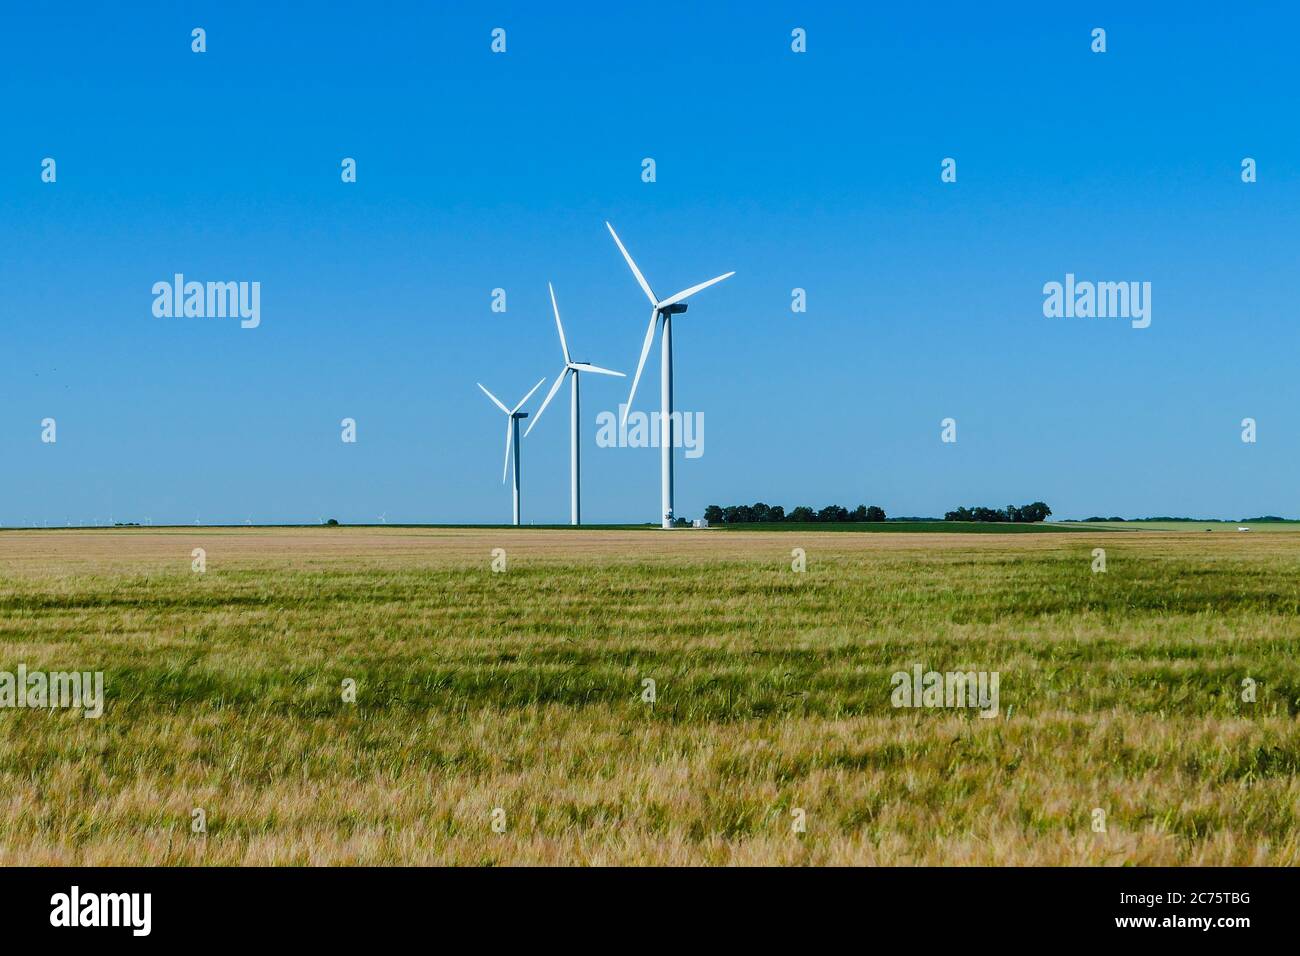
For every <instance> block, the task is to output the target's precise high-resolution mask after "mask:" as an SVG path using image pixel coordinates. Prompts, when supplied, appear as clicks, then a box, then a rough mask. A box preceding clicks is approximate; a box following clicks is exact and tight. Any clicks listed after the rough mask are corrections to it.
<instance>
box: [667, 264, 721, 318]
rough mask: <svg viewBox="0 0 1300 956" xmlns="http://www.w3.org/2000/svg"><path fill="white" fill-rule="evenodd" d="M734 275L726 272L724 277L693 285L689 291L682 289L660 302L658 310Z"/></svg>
mask: <svg viewBox="0 0 1300 956" xmlns="http://www.w3.org/2000/svg"><path fill="white" fill-rule="evenodd" d="M735 274H736V273H734V272H728V273H726V274H725V275H720V276H717V277H716V278H713V279H710V280H709V281H708V282H701V283H700V284H699V285H693V286H691V287H690V288H689V289H683V290H682V291H681V292H678V293H677V294H676V295H674V296H672V297H670V298H667V299H664V300H663V301H662V302H660V303H659V308H661V309H666V308H668V306H670V305H676V304H677V303H678V302H680V301H682V299H686V298H689V297H690V296H693V295H695V293H697V292H699V291H700V290H701V289H707V288H708V287H709V286H711V285H713V284H714V283H716V282H721V281H722V280H723V279H730V278H731V277H732V276H734V275H735Z"/></svg>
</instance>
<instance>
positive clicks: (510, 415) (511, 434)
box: [476, 378, 546, 524]
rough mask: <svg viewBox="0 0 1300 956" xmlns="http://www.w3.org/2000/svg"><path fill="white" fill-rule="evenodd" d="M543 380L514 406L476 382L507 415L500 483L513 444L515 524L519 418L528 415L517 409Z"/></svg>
mask: <svg viewBox="0 0 1300 956" xmlns="http://www.w3.org/2000/svg"><path fill="white" fill-rule="evenodd" d="M545 381H546V379H544V378H543V379H542V381H541V382H538V383H537V384H536V385H534V386H533V387H532V388H531V389H529V390H528V394H527V395H525V396H524V397H523V398H521V399H520V400H519V404H518V405H516V406H515V407H514V408H506V406H505V403H504V402H502V401H501V400H500V399H499V398H497V397H496V396H495V395H493V394H492V393H491V392H489V391H488V390H487V389H486V388H483V385H482V383H476V384H478V387H479V388H482V389H483V394H484V395H486V396H487V397H488V398H490V399H492V404H493V405H495V406H496V407H497V408H499V409H501V411H503V412H505V413H506V416H507V420H506V461H505V464H504V465H503V466H502V468H501V483H502V484H503V485H504V484H505V483H506V475H507V474H508V473H509V471H510V449H511V447H512V446H513V447H514V450H515V485H514V502H515V508H514V523H515V524H519V419H521V418H527V417H528V413H527V412H521V411H520V410H519V409H520V408H522V407H523V404H524V402H526V401H528V400H529V399H530V398H532V397H533V392H535V391H537V390H538V389H539V388H541V387H542V382H545Z"/></svg>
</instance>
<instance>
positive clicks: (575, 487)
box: [524, 282, 627, 525]
mask: <svg viewBox="0 0 1300 956" xmlns="http://www.w3.org/2000/svg"><path fill="white" fill-rule="evenodd" d="M546 288H548V289H550V290H551V308H552V309H553V310H554V311H555V327H556V328H557V329H558V330H559V332H560V351H561V352H562V353H564V369H563V371H561V372H560V376H559V378H557V379H556V380H555V384H554V385H552V386H551V390H550V391H549V392H547V393H546V401H544V402H542V407H541V408H539V409H538V410H537V414H536V415H534V416H533V420H532V422H531V423H530V424H529V425H528V431H526V432H524V437H525V438H527V437H528V434H529V432H531V431H532V430H533V428H534V427H535V426H536V425H537V423H538V421H540V420H541V417H542V412H544V411H546V406H547V405H549V404H551V399H553V398H554V397H555V393H556V392H558V391H559V390H560V386H561V385H563V384H564V379H565V377H566V376H568V375H572V376H573V384H572V390H571V391H570V392H569V418H570V424H569V524H575V525H576V524H582V500H581V499H582V491H581V485H582V479H581V477H580V465H579V454H580V453H579V450H578V449H579V443H578V419H579V418H580V417H581V416H580V415H579V414H578V376H579V373H580V372H595V373H596V374H597V375H617V376H618V377H619V378H626V377H627V376H626V375H624V374H623V373H622V372H613V371H610V370H609V369H607V368H601V367H600V366H598V365H590V364H588V363H587V362H575V361H573V359H571V358H569V343H568V342H566V341H565V340H564V325H563V324H561V322H560V307H559V305H557V304H556V302H555V287H554V286H553V285H551V284H550V283H549V282H548V283H546Z"/></svg>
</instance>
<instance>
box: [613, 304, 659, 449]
mask: <svg viewBox="0 0 1300 956" xmlns="http://www.w3.org/2000/svg"><path fill="white" fill-rule="evenodd" d="M658 319H659V310H658V309H651V310H650V325H649V327H648V328H647V329H646V330H645V342H644V343H643V344H642V345H641V361H639V362H637V363H636V375H634V376H632V391H630V392H628V393H627V404H626V405H624V406H623V416H622V417H623V422H622V423H623V424H624V425H626V424H627V413H628V412H629V411H631V410H632V399H633V398H635V397H636V386H637V383H638V382H640V381H641V371H642V369H644V368H645V360H646V356H647V355H649V354H650V345H651V343H653V342H654V339H655V326H656V325H657V324H658Z"/></svg>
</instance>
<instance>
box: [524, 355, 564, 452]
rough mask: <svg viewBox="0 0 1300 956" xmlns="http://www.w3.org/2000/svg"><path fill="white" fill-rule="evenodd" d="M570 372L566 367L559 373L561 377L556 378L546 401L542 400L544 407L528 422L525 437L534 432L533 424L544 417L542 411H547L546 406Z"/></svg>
mask: <svg viewBox="0 0 1300 956" xmlns="http://www.w3.org/2000/svg"><path fill="white" fill-rule="evenodd" d="M568 374H569V370H568V369H567V368H566V369H565V370H564V371H563V372H561V373H560V374H559V377H558V378H556V380H555V384H554V385H552V386H551V390H550V391H549V392H547V393H546V401H544V402H542V407H541V408H539V409H538V410H537V414H536V415H534V416H533V420H532V421H531V422H529V423H528V427H527V428H526V429H525V430H524V437H525V438H527V437H528V435H529V434H530V433H531V432H532V430H533V426H534V425H536V424H537V421H538V419H540V418H541V417H542V412H544V411H546V406H547V405H549V404H551V399H553V398H554V397H555V393H556V392H558V391H559V390H560V386H561V385H563V384H564V377H565V376H566V375H568Z"/></svg>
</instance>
